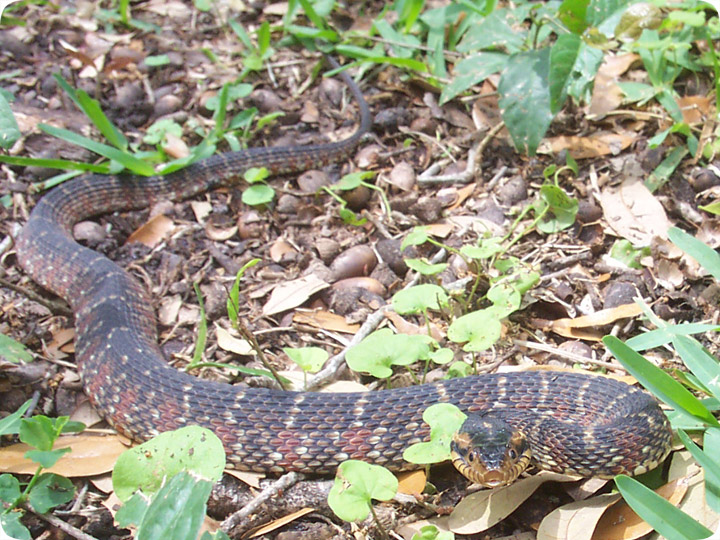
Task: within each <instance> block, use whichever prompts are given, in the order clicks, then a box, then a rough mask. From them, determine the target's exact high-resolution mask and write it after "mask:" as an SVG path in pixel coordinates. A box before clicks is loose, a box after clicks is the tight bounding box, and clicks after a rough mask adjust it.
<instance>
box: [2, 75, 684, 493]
mask: <svg viewBox="0 0 720 540" xmlns="http://www.w3.org/2000/svg"><path fill="white" fill-rule="evenodd" d="M333 65H337V64H333ZM340 76H341V77H342V79H343V80H344V82H345V84H346V85H347V88H348V89H349V91H350V93H351V94H352V96H353V98H354V101H355V102H356V104H357V107H358V110H359V117H360V121H359V126H358V127H357V129H356V131H355V132H354V133H353V134H352V135H351V136H349V137H348V138H346V139H343V140H340V141H335V142H326V143H320V144H313V145H304V146H284V147H257V148H247V149H243V150H240V151H235V152H226V153H220V154H216V155H213V156H211V157H208V158H205V159H203V160H200V161H198V162H196V163H193V164H191V165H189V166H188V167H186V168H184V169H180V170H177V171H175V172H172V173H170V174H167V175H156V176H151V177H141V176H137V175H132V174H117V175H109V174H108V175H105V174H94V173H86V174H84V175H82V176H78V177H75V178H72V179H70V180H69V181H66V182H64V183H62V184H60V185H59V186H57V187H55V188H53V189H52V190H50V191H49V192H48V193H47V194H45V195H44V196H42V197H41V198H40V199H39V201H38V202H37V203H36V204H35V206H34V208H33V209H32V211H31V213H30V216H29V217H28V220H27V222H26V224H25V225H24V227H23V228H22V229H21V231H20V232H19V233H18V235H17V237H16V239H15V245H16V252H17V258H18V262H19V264H20V266H21V267H22V268H23V269H24V271H25V272H26V273H27V274H28V275H29V276H30V277H31V278H32V280H34V281H35V282H36V283H38V284H39V285H40V286H42V287H43V288H45V289H47V290H49V291H51V292H52V293H54V294H56V295H58V296H59V297H61V298H63V299H64V300H65V301H66V302H67V303H68V304H69V306H70V308H71V310H72V312H73V314H74V321H75V322H74V324H75V329H76V332H75V360H76V364H77V368H78V372H79V374H80V377H81V380H82V386H83V389H84V391H85V393H86V394H87V396H88V398H89V401H90V402H91V404H92V405H93V406H94V408H95V409H96V410H97V411H98V413H99V414H100V415H101V416H102V417H103V418H104V419H105V420H107V422H108V423H109V424H110V425H112V426H113V427H114V428H115V429H116V430H117V431H118V432H120V433H122V434H124V435H125V436H128V437H130V438H131V439H133V440H137V441H145V440H148V439H150V438H152V437H154V436H156V435H158V434H159V433H162V432H165V431H170V430H175V429H178V428H182V427H185V426H190V425H199V426H203V427H206V428H209V429H210V430H212V431H213V432H214V433H215V434H216V435H217V436H218V437H219V438H220V440H221V441H222V443H223V446H224V448H225V451H226V454H227V462H228V466H229V467H230V468H235V469H238V470H245V471H256V472H263V473H285V472H289V471H297V472H300V473H310V474H317V475H325V474H333V473H334V472H336V470H337V468H338V466H339V465H340V464H341V463H343V462H344V461H346V460H350V459H357V460H362V461H365V462H369V463H372V464H377V465H382V466H385V467H386V468H388V469H390V470H392V471H402V470H407V469H412V468H417V466H416V465H414V464H411V463H408V462H407V461H406V460H405V459H404V458H403V452H404V450H405V449H406V448H408V447H409V446H410V445H412V444H414V443H417V442H422V441H426V440H428V437H429V435H430V428H429V426H428V425H427V424H426V423H425V422H424V421H423V417H422V415H423V411H424V410H425V409H426V408H427V407H428V406H430V405H432V404H435V403H452V404H454V405H456V406H457V407H459V408H460V409H461V410H462V411H463V412H465V413H468V414H472V415H475V416H477V417H479V418H480V420H479V421H476V422H475V423H476V424H480V425H483V424H488V423H492V422H495V421H499V422H501V423H502V427H500V428H499V431H500V432H507V433H509V436H508V437H506V439H507V440H508V441H509V443H512V444H511V445H510V446H507V445H505V446H503V445H502V444H501V445H500V446H498V445H497V444H495V447H496V449H498V448H499V456H500V457H499V458H497V457H496V458H493V457H490V458H482V457H481V455H480V454H481V452H480V450H482V448H480V449H476V448H474V447H472V446H470V443H472V442H473V439H476V441H475V442H476V443H477V442H479V443H480V445H481V446H483V440H484V441H485V443H487V441H488V440H491V439H492V440H493V441H495V442H497V441H496V439H497V438H498V437H496V436H495V435H493V434H491V435H485V436H478V435H477V434H474V433H473V432H469V433H468V432H461V433H460V435H458V436H457V437H456V440H455V441H454V443H453V461H454V462H458V463H456V465H457V464H459V465H460V468H461V469H462V467H465V468H467V469H473V465H474V463H478V462H483V463H484V464H485V465H484V467H485V469H487V470H489V471H490V473H491V474H490V477H489V478H485V479H483V477H482V474H484V473H482V474H481V473H477V474H476V477H477V478H480V480H479V481H480V482H482V481H483V480H486V481H487V483H488V484H489V485H492V484H495V483H496V482H497V480H498V477H499V475H501V474H502V475H503V477H504V475H505V473H504V472H503V473H500V472H497V470H496V469H498V468H501V469H502V468H505V469H508V468H509V469H514V468H517V467H519V463H520V462H523V463H525V462H527V461H528V458H527V456H528V453H527V451H530V452H531V455H532V460H533V462H534V463H536V464H537V466H538V467H539V468H541V469H546V470H551V471H556V472H562V473H569V474H576V475H580V476H586V477H590V476H600V477H610V476H614V475H616V474H620V473H625V474H631V475H635V474H639V473H641V472H644V471H646V470H648V469H651V468H653V467H655V466H657V465H658V464H660V463H661V462H662V461H663V460H664V458H665V457H666V456H667V454H668V452H669V449H670V441H671V431H670V428H669V424H668V420H667V418H666V416H665V414H664V413H663V412H662V410H661V409H660V407H659V405H658V403H657V401H656V400H655V399H654V398H653V397H652V396H651V395H649V394H648V393H646V392H644V391H643V390H641V389H639V388H636V387H634V386H631V385H628V384H625V383H623V382H620V381H617V380H613V379H609V378H606V377H599V376H593V375H587V374H583V373H578V372H550V371H536V372H532V371H524V372H509V373H491V374H486V375H473V376H468V377H465V378H457V379H449V380H441V381H438V382H434V383H430V384H423V385H416V386H411V387H406V388H403V387H400V388H392V389H385V390H379V391H371V392H349V393H326V392H295V391H284V390H278V389H272V388H260V387H245V386H242V385H229V384H225V383H221V382H216V381H210V380H205V379H202V378H197V377H195V376H193V375H191V374H188V373H185V372H182V371H179V370H177V369H175V368H173V367H171V366H170V365H168V362H167V361H166V359H165V358H164V356H163V353H162V351H161V349H160V347H159V345H158V335H157V325H156V319H155V313H154V310H153V307H152V305H153V304H152V301H151V299H150V297H149V294H148V292H147V291H146V290H145V288H144V287H143V286H142V285H141V284H140V283H139V282H138V281H136V279H135V278H133V277H132V276H130V275H129V274H128V273H127V272H126V271H125V270H123V269H122V268H121V267H120V266H118V265H117V264H116V263H114V262H113V261H111V260H110V259H109V258H107V257H106V256H104V255H102V254H100V253H98V252H96V251H94V250H92V249H90V248H88V247H85V246H82V245H80V244H79V243H78V242H76V241H75V240H74V238H73V234H72V229H73V225H74V224H75V223H77V222H79V221H81V220H85V219H88V218H90V217H93V216H97V215H101V214H108V213H112V212H122V211H130V210H135V209H141V208H145V207H148V206H150V205H152V204H153V203H156V202H158V201H161V200H166V199H170V200H182V199H188V198H191V197H193V196H195V195H197V194H200V193H202V192H205V191H207V190H212V189H214V188H217V187H220V186H228V185H231V184H232V183H234V182H236V181H237V179H238V177H241V176H242V174H243V173H244V172H245V171H247V170H248V169H249V168H251V167H266V168H267V169H268V171H269V172H270V173H271V174H273V175H282V174H288V173H293V172H299V171H303V170H306V169H309V168H319V167H323V166H325V165H327V164H329V163H331V162H335V161H339V160H343V159H346V158H347V157H348V156H349V154H350V153H351V151H353V150H354V149H355V148H356V147H357V146H358V144H359V143H360V142H361V140H362V139H363V138H364V136H365V135H366V133H367V132H368V131H369V130H370V127H371V124H372V119H371V113H370V110H369V107H368V105H367V103H366V101H365V99H364V97H363V95H362V92H361V91H360V89H359V88H358V86H357V84H356V83H355V82H354V81H353V80H352V78H351V77H350V76H349V75H348V74H347V73H346V72H345V71H341V72H340ZM493 419H495V420H493ZM518 434H521V437H520V436H519V435H518ZM483 437H484V439H483ZM518 437H520V438H521V439H522V441H524V442H523V443H522V445H521V447H520V448H517V447H516V443H517V442H518ZM485 446H493V444H490V445H487V444H485ZM483 459H484V461H483ZM468 460H469V461H468ZM460 462H462V463H460ZM471 462H474V463H471ZM472 474H473V473H472V472H471V476H472ZM518 474H519V473H518ZM516 476H517V474H515V473H514V472H513V473H511V474H510V477H516ZM471 479H472V478H471Z"/></svg>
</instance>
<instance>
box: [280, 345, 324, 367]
mask: <svg viewBox="0 0 720 540" xmlns="http://www.w3.org/2000/svg"><path fill="white" fill-rule="evenodd" d="M283 351H284V352H285V354H287V355H288V357H289V358H290V360H292V361H293V362H295V363H296V364H297V365H298V366H300V367H301V368H302V370H303V371H309V372H310V373H317V372H318V371H320V368H321V367H322V366H323V364H324V363H325V361H326V360H327V359H328V353H327V351H325V349H321V348H320V347H303V348H301V349H291V348H290V347H284V348H283Z"/></svg>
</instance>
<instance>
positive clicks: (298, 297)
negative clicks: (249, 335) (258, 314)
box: [262, 275, 330, 317]
mask: <svg viewBox="0 0 720 540" xmlns="http://www.w3.org/2000/svg"><path fill="white" fill-rule="evenodd" d="M329 286H330V285H328V283H327V282H325V281H323V280H322V279H320V278H319V277H317V276H314V275H309V276H305V277H302V278H299V279H293V280H292V281H285V282H283V283H278V284H277V285H275V288H274V289H273V291H272V293H271V294H270V299H269V300H268V301H267V303H266V304H265V305H264V306H263V310H262V311H263V315H264V316H265V317H267V316H269V315H275V314H276V313H281V312H283V311H288V310H290V309H292V308H296V307H298V306H300V305H302V304H304V303H305V301H306V300H307V299H308V298H310V297H311V296H312V295H313V294H315V293H316V292H318V291H322V290H323V289H326V288H327V287H329Z"/></svg>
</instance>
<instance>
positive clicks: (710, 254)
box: [668, 227, 720, 280]
mask: <svg viewBox="0 0 720 540" xmlns="http://www.w3.org/2000/svg"><path fill="white" fill-rule="evenodd" d="M668 237H669V238H670V240H671V241H672V243H673V244H675V245H676V246H677V247H679V248H680V249H682V250H683V251H684V252H685V253H687V254H688V255H690V256H691V257H692V258H693V259H695V260H696V261H697V262H699V263H700V266H702V267H703V268H704V269H705V270H707V271H708V272H710V273H711V274H712V276H713V277H714V278H715V279H717V280H720V255H718V254H717V252H716V251H715V250H714V249H712V248H711V247H710V246H707V245H705V244H704V243H703V242H701V241H700V240H698V239H697V238H695V237H694V236H691V235H689V234H688V233H686V232H685V231H683V230H680V229H678V228H677V227H672V228H671V229H670V230H668Z"/></svg>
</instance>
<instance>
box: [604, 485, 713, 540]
mask: <svg viewBox="0 0 720 540" xmlns="http://www.w3.org/2000/svg"><path fill="white" fill-rule="evenodd" d="M615 485H617V487H618V489H619V490H620V493H621V494H622V496H623V499H625V501H626V502H627V503H628V504H629V505H630V507H631V508H632V509H633V510H635V512H637V513H638V515H639V516H640V517H641V518H643V519H644V520H645V521H647V522H648V523H649V524H650V526H651V527H652V528H653V529H655V530H656V531H657V532H658V533H659V534H661V535H662V536H664V537H666V538H678V539H680V538H682V539H684V540H685V539H687V540H690V539H692V540H700V539H701V538H708V537H709V536H711V535H712V531H711V530H710V529H708V528H706V527H704V526H703V525H701V524H700V523H698V522H697V521H695V519H693V518H692V517H690V516H688V515H687V514H686V513H685V512H683V511H682V510H680V509H678V508H675V506H673V505H672V504H671V503H669V502H668V501H666V500H665V499H663V498H662V497H661V496H660V495H658V494H657V493H655V492H654V491H652V490H651V489H649V488H647V487H645V486H643V485H642V484H641V483H640V482H638V481H637V480H634V479H632V478H630V477H629V476H625V475H624V474H621V475H619V476H616V477H615Z"/></svg>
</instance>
